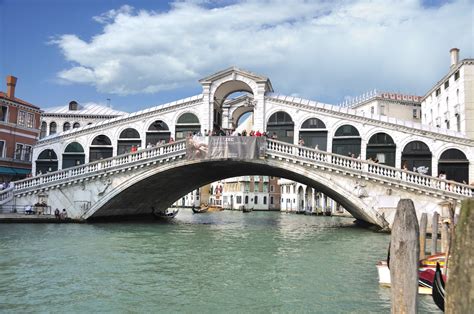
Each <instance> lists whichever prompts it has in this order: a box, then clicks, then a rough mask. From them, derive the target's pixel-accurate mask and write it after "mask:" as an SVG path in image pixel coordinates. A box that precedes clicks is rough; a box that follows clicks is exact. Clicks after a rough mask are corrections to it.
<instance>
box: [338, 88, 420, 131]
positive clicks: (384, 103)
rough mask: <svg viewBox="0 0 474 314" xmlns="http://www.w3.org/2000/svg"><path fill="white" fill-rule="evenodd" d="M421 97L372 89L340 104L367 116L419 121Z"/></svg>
mask: <svg viewBox="0 0 474 314" xmlns="http://www.w3.org/2000/svg"><path fill="white" fill-rule="evenodd" d="M421 99H422V97H420V96H415V95H405V94H399V93H389V92H379V91H372V92H369V93H366V94H364V95H362V96H359V97H356V98H355V99H353V100H351V101H349V102H345V103H343V104H341V105H343V106H350V107H351V108H352V109H355V110H357V111H359V112H360V113H362V114H364V115H367V116H372V115H377V116H388V117H392V118H396V119H401V120H405V121H412V122H417V123H419V122H421Z"/></svg>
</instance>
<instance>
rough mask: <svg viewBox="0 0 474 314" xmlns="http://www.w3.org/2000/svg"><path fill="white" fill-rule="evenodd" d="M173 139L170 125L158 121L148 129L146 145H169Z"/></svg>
mask: <svg viewBox="0 0 474 314" xmlns="http://www.w3.org/2000/svg"><path fill="white" fill-rule="evenodd" d="M170 137H171V132H170V130H169V127H168V125H167V124H166V123H165V122H164V121H162V120H156V121H154V122H153V123H152V124H150V126H149V127H148V130H147V132H146V144H147V145H148V144H151V145H156V144H159V143H160V142H161V143H163V142H164V143H168V142H169V140H170Z"/></svg>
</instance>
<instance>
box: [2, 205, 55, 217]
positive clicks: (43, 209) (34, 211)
mask: <svg viewBox="0 0 474 314" xmlns="http://www.w3.org/2000/svg"><path fill="white" fill-rule="evenodd" d="M0 213H2V214H25V215H52V214H53V212H52V211H51V206H24V205H3V206H2V208H0Z"/></svg>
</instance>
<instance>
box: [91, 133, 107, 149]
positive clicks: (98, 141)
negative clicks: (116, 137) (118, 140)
mask: <svg viewBox="0 0 474 314" xmlns="http://www.w3.org/2000/svg"><path fill="white" fill-rule="evenodd" d="M92 145H101V146H103V145H112V142H111V141H110V139H109V138H108V136H106V135H97V136H96V137H95V138H94V140H93V141H92Z"/></svg>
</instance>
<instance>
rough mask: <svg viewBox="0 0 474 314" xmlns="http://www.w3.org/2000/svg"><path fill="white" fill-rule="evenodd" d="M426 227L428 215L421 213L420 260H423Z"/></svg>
mask: <svg viewBox="0 0 474 314" xmlns="http://www.w3.org/2000/svg"><path fill="white" fill-rule="evenodd" d="M427 225H428V215H427V214H426V213H423V214H421V219H420V259H424V258H425V252H426V227H427Z"/></svg>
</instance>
